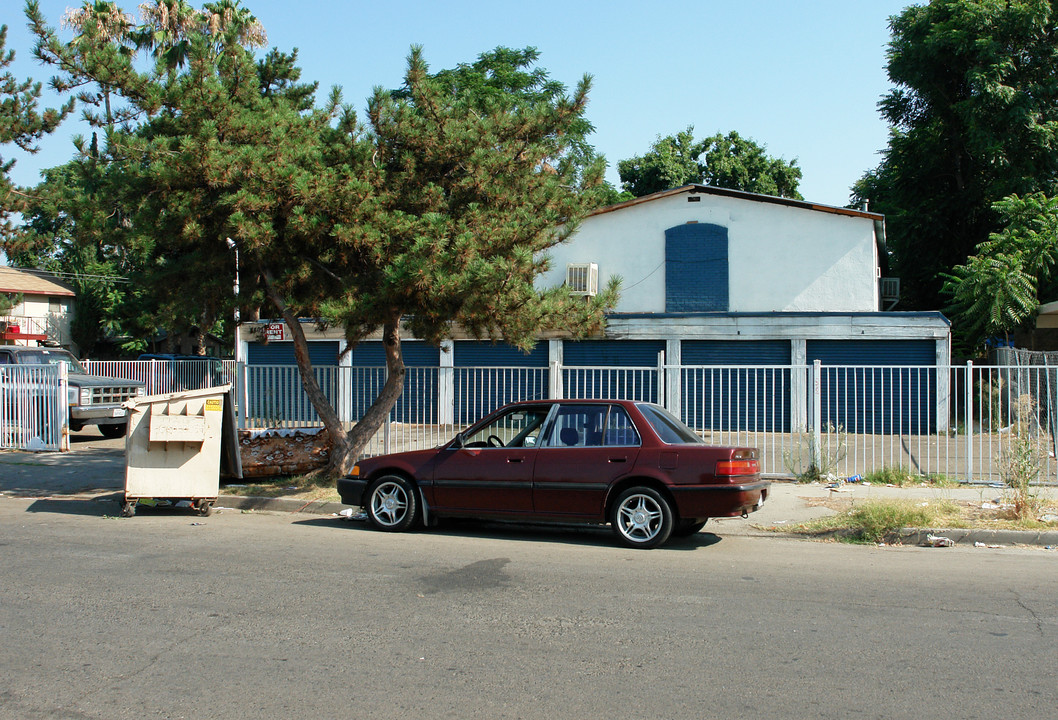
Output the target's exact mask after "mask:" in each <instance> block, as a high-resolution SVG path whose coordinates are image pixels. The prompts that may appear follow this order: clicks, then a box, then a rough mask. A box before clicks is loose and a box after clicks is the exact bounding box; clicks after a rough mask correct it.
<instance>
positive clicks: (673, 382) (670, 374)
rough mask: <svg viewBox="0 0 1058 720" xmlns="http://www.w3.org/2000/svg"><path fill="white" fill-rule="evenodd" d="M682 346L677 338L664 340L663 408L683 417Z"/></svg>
mask: <svg viewBox="0 0 1058 720" xmlns="http://www.w3.org/2000/svg"><path fill="white" fill-rule="evenodd" d="M682 365H683V348H682V347H681V343H680V341H679V340H666V341H665V403H664V405H665V408H666V409H667V410H668V411H669V412H670V413H672V414H673V415H675V416H676V417H678V418H681V419H682V418H683V371H682Z"/></svg>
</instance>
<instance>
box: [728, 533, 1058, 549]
mask: <svg viewBox="0 0 1058 720" xmlns="http://www.w3.org/2000/svg"><path fill="white" fill-rule="evenodd" d="M739 534H742V535H752V536H753V537H778V538H784V539H786V540H821V539H841V538H845V537H849V536H851V535H852V532H851V531H849V530H845V529H841V530H832V531H829V532H825V533H820V534H817V535H805V534H802V533H792V532H784V531H781V530H777V531H775V532H770V531H768V530H765V529H763V528H755V531H751V532H747V533H739ZM930 535H932V536H933V537H934V538H937V537H943V538H948V539H949V540H951V541H952V543H953V544H955V545H958V546H962V547H966V546H972V545H974V544H975V543H980V544H982V545H1038V546H1040V547H1046V548H1050V549H1053V548H1058V531H1053V530H1051V531H1045V532H1044V531H1040V532H1037V531H1034V530H982V529H966V528H958V529H955V528H953V529H935V530H930V529H925V528H901V529H900V530H896V531H894V532H892V533H890V534H889V535H887V536H886V544H888V545H906V546H912V545H914V546H919V547H933V544H932V543H931V542H930V540H929V536H930Z"/></svg>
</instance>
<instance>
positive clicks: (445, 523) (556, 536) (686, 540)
mask: <svg viewBox="0 0 1058 720" xmlns="http://www.w3.org/2000/svg"><path fill="white" fill-rule="evenodd" d="M295 524H296V525H309V526H313V527H335V528H337V527H343V528H347V529H351V530H355V531H358V532H371V533H377V532H379V531H377V530H375V529H374V528H372V527H371V525H370V524H369V523H368V522H367V521H366V520H347V519H345V518H336V517H318V518H311V519H306V520H298V521H297V522H296V523H295ZM413 532H419V533H429V534H430V535H439V536H442V537H470V536H474V537H481V538H487V539H490V540H503V541H513V542H520V541H526V540H530V541H536V542H551V543H557V544H562V545H579V546H584V547H623V546H621V545H618V544H617V540H616V539H615V538H614V534H613V531H612V530H611V529H610V528H609V527H608V526H605V525H573V524H570V525H559V524H549V523H540V524H531V523H522V522H501V521H497V520H472V519H463V518H458V519H457V518H445V519H443V520H441V521H440V524H439V525H438V526H436V527H431V528H429V529H427V530H424V529H422V528H420V529H418V530H415V531H413ZM721 540H722V538H721V537H720V536H719V535H714V534H713V533H710V532H700V533H697V534H695V535H691V536H689V537H682V538H676V537H674V538H670V539H669V541H668V542H666V543H665V544H664V545H662V546H661V547H660V548H657V549H656V550H658V551H664V550H670V551H688V550H697V549H698V548H703V547H709V546H711V545H716V544H717V543H719V542H720V541H721Z"/></svg>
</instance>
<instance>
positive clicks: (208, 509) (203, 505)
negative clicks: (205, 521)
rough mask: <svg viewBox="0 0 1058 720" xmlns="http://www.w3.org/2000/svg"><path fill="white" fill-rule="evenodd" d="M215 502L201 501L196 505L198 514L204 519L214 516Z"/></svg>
mask: <svg viewBox="0 0 1058 720" xmlns="http://www.w3.org/2000/svg"><path fill="white" fill-rule="evenodd" d="M213 503H214V501H213V500H199V501H198V503H197V504H196V506H195V507H196V508H197V509H198V514H199V515H201V516H202V517H209V516H210V515H212V514H213Z"/></svg>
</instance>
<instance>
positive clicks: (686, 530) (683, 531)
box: [672, 520, 708, 537]
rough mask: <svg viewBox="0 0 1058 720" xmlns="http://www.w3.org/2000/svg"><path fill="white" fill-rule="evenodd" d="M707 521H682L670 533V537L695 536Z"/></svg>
mask: <svg viewBox="0 0 1058 720" xmlns="http://www.w3.org/2000/svg"><path fill="white" fill-rule="evenodd" d="M707 522H708V520H684V521H682V522H680V524H679V525H677V526H676V527H675V529H673V531H672V537H690V536H691V535H697V534H698V533H699V532H701V530H702V528H703V527H705V523H707Z"/></svg>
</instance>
